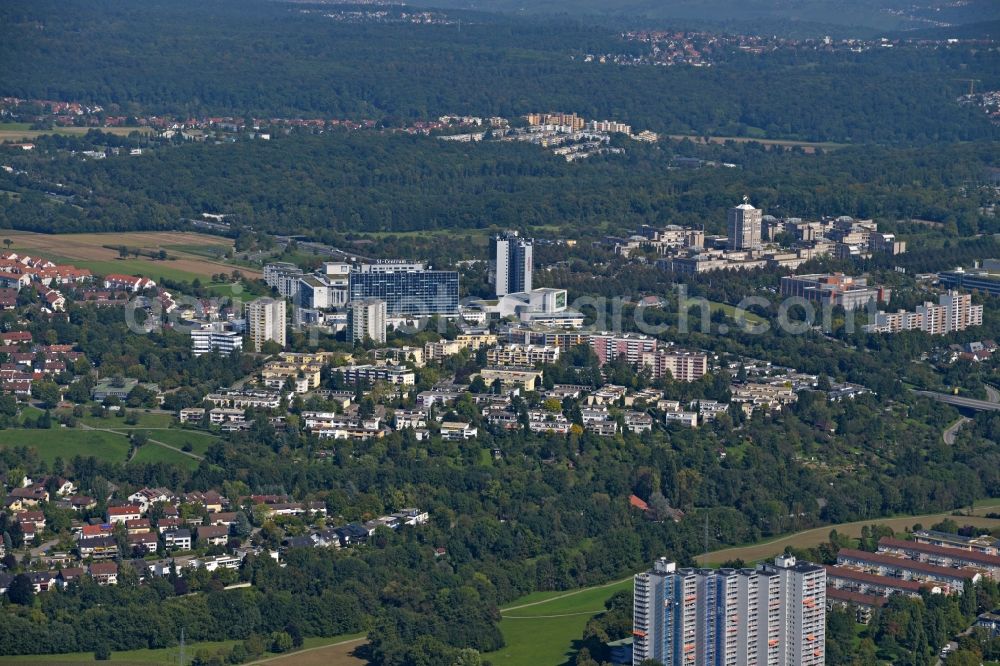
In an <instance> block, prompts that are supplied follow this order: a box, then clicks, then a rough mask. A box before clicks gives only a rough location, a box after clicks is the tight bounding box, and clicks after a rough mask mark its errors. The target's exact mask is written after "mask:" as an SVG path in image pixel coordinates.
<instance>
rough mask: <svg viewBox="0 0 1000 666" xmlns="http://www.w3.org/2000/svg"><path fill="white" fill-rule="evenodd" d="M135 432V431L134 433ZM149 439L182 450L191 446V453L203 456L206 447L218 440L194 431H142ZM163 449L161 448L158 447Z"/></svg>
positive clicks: (176, 429) (174, 429) (178, 429)
mask: <svg viewBox="0 0 1000 666" xmlns="http://www.w3.org/2000/svg"><path fill="white" fill-rule="evenodd" d="M136 432H137V431H136ZM142 432H144V433H146V435H147V436H149V438H150V439H155V440H157V441H160V442H163V443H164V444H169V445H170V446H176V447H177V448H178V449H183V448H184V445H185V444H190V445H191V453H193V454H195V455H198V456H203V455H205V453H206V452H207V451H208V447H210V446H211V445H212V444H214V443H215V442H216V441H217V440H218V439H219V438H218V437H216V436H214V435H210V434H208V433H205V432H198V431H196V430H184V429H182V428H171V429H169V430H146V429H142ZM160 448H163V447H160Z"/></svg>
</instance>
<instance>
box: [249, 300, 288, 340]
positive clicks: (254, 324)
mask: <svg viewBox="0 0 1000 666" xmlns="http://www.w3.org/2000/svg"><path fill="white" fill-rule="evenodd" d="M246 313H247V329H248V333H249V337H250V340H252V341H253V345H254V350H255V351H260V349H261V348H262V347H263V346H264V343H265V342H267V341H269V340H271V341H274V342H276V343H278V344H279V345H281V346H282V347H284V346H285V301H283V300H281V299H277V300H275V299H272V298H258V299H257V300H255V301H250V302H249V303H247V306H246Z"/></svg>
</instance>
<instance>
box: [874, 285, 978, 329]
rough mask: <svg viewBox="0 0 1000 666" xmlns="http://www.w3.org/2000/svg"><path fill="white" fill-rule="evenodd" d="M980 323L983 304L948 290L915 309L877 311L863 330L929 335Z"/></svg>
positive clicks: (965, 295)
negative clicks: (921, 332) (872, 319)
mask: <svg viewBox="0 0 1000 666" xmlns="http://www.w3.org/2000/svg"><path fill="white" fill-rule="evenodd" d="M982 325H983V306H982V305H973V304H972V296H971V295H970V294H960V293H958V292H957V291H948V293H946V294H941V296H939V297H938V303H937V304H936V305H935V304H934V303H931V302H930V301H927V302H925V303H924V304H923V305H918V306H917V309H916V311H915V312H906V311H904V310H899V311H898V312H882V311H879V312H878V314H876V315H875V321H874V323H871V324H868V325H866V326H865V331H867V332H869V333H899V332H900V331H923V332H924V333H929V334H931V335H945V334H947V333H953V332H955V331H964V330H965V329H967V328H969V327H971V326H982Z"/></svg>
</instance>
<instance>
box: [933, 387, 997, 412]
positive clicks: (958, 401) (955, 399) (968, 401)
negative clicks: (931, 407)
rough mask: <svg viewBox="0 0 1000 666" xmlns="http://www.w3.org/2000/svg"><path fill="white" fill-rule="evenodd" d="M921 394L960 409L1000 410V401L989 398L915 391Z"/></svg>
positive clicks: (978, 410)
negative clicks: (980, 398)
mask: <svg viewBox="0 0 1000 666" xmlns="http://www.w3.org/2000/svg"><path fill="white" fill-rule="evenodd" d="M914 393H919V394H920V395H925V396H927V397H928V398H930V399H931V400H937V401H938V402H943V403H946V404H949V405H953V406H955V407H958V408H959V409H972V410H975V411H977V412H1000V403H996V402H990V401H988V400H976V399H975V398H963V397H962V396H959V395H948V394H947V393H936V392H934V391H914Z"/></svg>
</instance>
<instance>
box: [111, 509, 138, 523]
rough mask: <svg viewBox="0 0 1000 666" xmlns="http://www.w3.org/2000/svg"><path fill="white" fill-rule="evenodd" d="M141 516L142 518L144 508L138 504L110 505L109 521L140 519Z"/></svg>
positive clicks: (121, 521) (119, 521)
mask: <svg viewBox="0 0 1000 666" xmlns="http://www.w3.org/2000/svg"><path fill="white" fill-rule="evenodd" d="M140 518H142V509H140V508H139V507H137V506H112V507H108V522H109V523H124V522H126V521H129V520H139V519H140Z"/></svg>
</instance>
